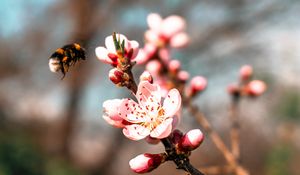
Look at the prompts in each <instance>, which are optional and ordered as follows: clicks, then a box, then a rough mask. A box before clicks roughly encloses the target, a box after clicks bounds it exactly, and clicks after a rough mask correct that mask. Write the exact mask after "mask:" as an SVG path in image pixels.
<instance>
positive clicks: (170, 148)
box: [161, 138, 204, 175]
mask: <svg viewBox="0 0 300 175" xmlns="http://www.w3.org/2000/svg"><path fill="white" fill-rule="evenodd" d="M161 142H162V143H163V145H164V146H165V151H166V156H167V158H166V160H171V161H173V162H174V163H175V164H176V166H177V168H178V169H182V170H184V171H186V172H188V173H189V174H190V175H204V174H203V173H202V172H201V171H199V170H198V169H196V168H195V167H193V165H191V164H190V161H189V155H190V153H187V154H183V153H178V152H177V151H176V147H175V145H174V144H173V143H172V142H171V141H170V138H164V139H162V140H161Z"/></svg>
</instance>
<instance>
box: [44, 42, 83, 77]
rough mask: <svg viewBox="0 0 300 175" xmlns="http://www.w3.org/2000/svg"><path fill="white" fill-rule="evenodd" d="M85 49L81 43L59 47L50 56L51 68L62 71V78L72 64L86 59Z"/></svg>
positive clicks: (53, 70) (52, 70) (54, 70)
mask: <svg viewBox="0 0 300 175" xmlns="http://www.w3.org/2000/svg"><path fill="white" fill-rule="evenodd" d="M85 58H86V57H85V49H84V48H82V47H81V46H80V45H79V44H77V43H73V44H68V45H65V46H63V47H61V48H58V49H57V50H56V51H55V52H54V53H53V54H52V55H51V56H50V58H49V68H50V70H51V72H58V71H61V72H62V74H63V77H62V79H63V78H64V77H65V75H66V73H67V72H68V70H69V67H70V66H73V65H75V63H76V62H79V61H80V60H85Z"/></svg>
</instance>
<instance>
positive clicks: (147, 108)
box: [119, 81, 181, 140]
mask: <svg viewBox="0 0 300 175" xmlns="http://www.w3.org/2000/svg"><path fill="white" fill-rule="evenodd" d="M136 98H137V100H138V103H136V102H135V101H133V100H131V99H124V100H123V101H122V103H121V105H120V108H119V116H120V117H121V118H123V119H124V120H126V121H127V122H128V123H131V124H130V125H126V126H125V128H124V129H123V133H124V135H125V136H126V137H128V138H129V139H132V140H140V139H143V138H145V137H147V136H149V135H150V136H151V137H153V138H158V139H162V138H165V137H168V136H169V135H170V133H171V131H172V129H173V122H176V120H177V119H176V117H175V120H174V116H175V115H176V113H177V112H178V110H179V109H180V106H181V96H180V94H179V92H178V90H176V89H171V90H170V91H169V93H168V95H167V97H166V98H165V99H164V102H163V104H162V103H161V93H160V87H159V86H158V85H156V84H151V83H149V82H148V81H141V82H140V84H139V86H138V90H137V93H136Z"/></svg>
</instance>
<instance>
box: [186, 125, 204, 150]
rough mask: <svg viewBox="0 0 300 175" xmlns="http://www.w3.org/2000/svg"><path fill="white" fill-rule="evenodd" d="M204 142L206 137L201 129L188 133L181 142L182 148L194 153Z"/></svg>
mask: <svg viewBox="0 0 300 175" xmlns="http://www.w3.org/2000/svg"><path fill="white" fill-rule="evenodd" d="M203 140H204V135H203V133H202V132H201V131H200V129H193V130H190V131H189V132H187V133H186V134H185V135H184V136H183V137H182V138H181V140H180V148H182V149H183V150H187V151H192V150H194V149H196V148H198V147H199V146H200V144H201V143H202V142H203Z"/></svg>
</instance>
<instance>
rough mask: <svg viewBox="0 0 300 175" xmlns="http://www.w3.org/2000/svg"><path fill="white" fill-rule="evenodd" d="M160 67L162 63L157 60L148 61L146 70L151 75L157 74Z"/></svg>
mask: <svg viewBox="0 0 300 175" xmlns="http://www.w3.org/2000/svg"><path fill="white" fill-rule="evenodd" d="M161 69H162V65H161V63H160V62H159V61H157V60H153V61H150V62H148V63H147V65H146V70H147V71H149V73H150V74H151V75H153V76H155V75H158V74H159V72H160V70H161Z"/></svg>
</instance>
